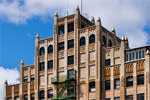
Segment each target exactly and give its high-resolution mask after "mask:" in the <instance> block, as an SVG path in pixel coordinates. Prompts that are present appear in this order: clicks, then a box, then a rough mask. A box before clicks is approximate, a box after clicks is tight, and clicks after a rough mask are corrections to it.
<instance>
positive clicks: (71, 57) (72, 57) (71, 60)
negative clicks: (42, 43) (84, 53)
mask: <svg viewBox="0 0 150 100" xmlns="http://www.w3.org/2000/svg"><path fill="white" fill-rule="evenodd" d="M71 64H74V56H68V65H71Z"/></svg>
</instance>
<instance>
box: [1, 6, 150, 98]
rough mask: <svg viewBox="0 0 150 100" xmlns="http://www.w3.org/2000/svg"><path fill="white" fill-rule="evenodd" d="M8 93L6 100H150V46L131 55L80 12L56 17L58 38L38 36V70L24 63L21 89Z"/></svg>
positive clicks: (7, 89) (10, 87)
mask: <svg viewBox="0 0 150 100" xmlns="http://www.w3.org/2000/svg"><path fill="white" fill-rule="evenodd" d="M8 81H9V80H8ZM4 90H5V93H4V100H150V46H145V47H139V48H134V49H130V48H129V45H128V38H127V37H123V38H122V39H120V38H119V37H117V36H116V32H115V29H113V30H112V31H108V30H107V29H106V28H104V27H103V26H102V24H101V20H100V18H99V19H98V20H97V21H95V20H94V18H92V20H88V19H87V18H85V17H84V16H82V15H81V14H80V11H79V8H77V9H76V11H75V13H74V14H73V15H69V16H66V17H63V18H59V17H58V14H55V15H54V34H53V37H52V38H47V39H44V40H41V39H40V37H39V36H38V35H37V36H36V39H35V62H34V64H33V65H29V66H25V65H24V62H23V61H21V62H20V83H19V84H15V85H8V82H7V81H6V82H5V87H4Z"/></svg>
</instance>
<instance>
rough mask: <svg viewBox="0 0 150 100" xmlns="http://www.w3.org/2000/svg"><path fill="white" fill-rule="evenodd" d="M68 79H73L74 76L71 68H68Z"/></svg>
mask: <svg viewBox="0 0 150 100" xmlns="http://www.w3.org/2000/svg"><path fill="white" fill-rule="evenodd" d="M67 77H68V79H74V78H75V71H74V70H73V69H71V70H68V76H67Z"/></svg>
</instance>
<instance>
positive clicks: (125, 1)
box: [0, 0, 150, 100]
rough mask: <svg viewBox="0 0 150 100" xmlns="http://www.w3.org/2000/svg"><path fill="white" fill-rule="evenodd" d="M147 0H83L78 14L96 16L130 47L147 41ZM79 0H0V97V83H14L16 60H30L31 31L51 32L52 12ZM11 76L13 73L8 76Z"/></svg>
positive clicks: (149, 1)
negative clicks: (127, 40)
mask: <svg viewBox="0 0 150 100" xmlns="http://www.w3.org/2000/svg"><path fill="white" fill-rule="evenodd" d="M149 4H150V0H88V1H87V0H83V9H82V11H83V12H82V14H83V15H84V16H86V17H87V18H89V19H91V17H93V16H94V17H95V20H97V19H98V17H100V18H101V20H102V25H103V26H104V27H106V28H107V29H109V30H111V29H112V28H115V29H116V32H117V36H119V37H122V36H127V37H128V38H129V43H130V47H131V48H134V47H140V46H144V45H150V5H149ZM77 5H79V6H80V0H0V100H1V98H2V94H3V91H2V89H3V83H4V81H5V80H8V83H9V84H13V83H17V82H18V79H19V62H20V60H24V62H25V65H29V64H33V63H34V46H35V44H34V43H35V35H36V34H37V33H38V34H39V36H40V38H41V39H44V38H48V37H51V36H52V35H53V15H54V13H55V12H58V14H59V16H60V17H62V16H65V15H66V14H67V12H68V13H69V14H72V13H74V10H75V9H76V7H77ZM12 76H13V77H12Z"/></svg>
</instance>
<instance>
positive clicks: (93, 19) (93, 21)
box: [91, 16, 95, 24]
mask: <svg viewBox="0 0 150 100" xmlns="http://www.w3.org/2000/svg"><path fill="white" fill-rule="evenodd" d="M91 22H92V23H93V24H95V18H94V17H93V16H92V17H91Z"/></svg>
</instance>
